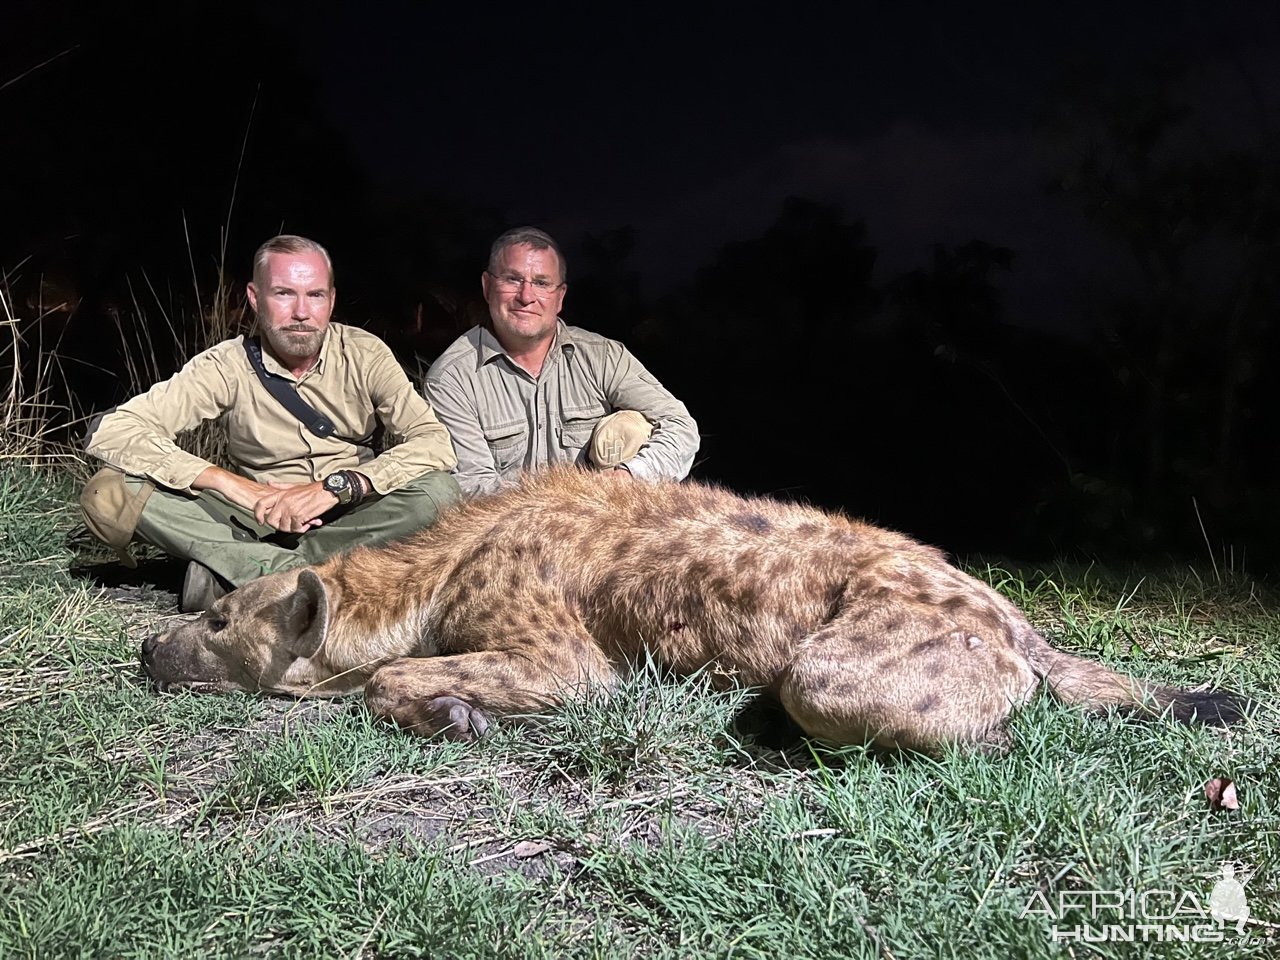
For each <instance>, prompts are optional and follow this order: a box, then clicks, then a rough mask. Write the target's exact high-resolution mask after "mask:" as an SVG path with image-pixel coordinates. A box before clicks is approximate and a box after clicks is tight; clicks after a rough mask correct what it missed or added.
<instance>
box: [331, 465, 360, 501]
mask: <svg viewBox="0 0 1280 960" xmlns="http://www.w3.org/2000/svg"><path fill="white" fill-rule="evenodd" d="M324 488H325V490H327V491H328V492H329V493H332V494H333V495H334V496H335V497H337V498H338V506H340V507H345V506H346V505H347V504H349V503H351V502H352V501H353V500H355V498H356V491H355V482H354V481H353V479H352V477H351V474H350V473H348V472H347V471H346V470H339V471H338V472H337V473H331V474H329V475H328V476H327V477H325V478H324Z"/></svg>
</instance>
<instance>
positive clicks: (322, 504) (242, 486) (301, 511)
mask: <svg viewBox="0 0 1280 960" xmlns="http://www.w3.org/2000/svg"><path fill="white" fill-rule="evenodd" d="M191 489H192V490H215V491H217V492H218V493H220V494H222V495H223V496H224V497H226V498H227V499H228V500H229V501H231V502H232V503H234V504H235V505H236V506H238V507H243V508H244V509H246V510H252V511H253V516H254V519H256V520H257V521H258V522H259V523H263V524H266V525H267V526H270V527H273V528H274V529H276V530H280V531H283V532H285V533H305V532H306V531H308V530H310V529H311V528H312V527H318V526H320V524H321V520H320V515H321V514H322V513H324V512H325V511H326V510H330V509H332V508H333V507H335V506H337V503H338V498H337V497H335V496H334V495H333V494H332V493H329V492H328V491H327V490H325V489H324V487H323V485H321V484H320V483H319V482H315V483H274V482H273V483H258V482H257V481H256V480H250V479H249V478H248V477H242V476H241V475H240V474H238V473H232V472H231V471H229V470H223V469H222V468H221V467H207V468H205V470H204V472H203V473H201V474H200V476H198V477H196V479H195V480H194V481H192V483H191Z"/></svg>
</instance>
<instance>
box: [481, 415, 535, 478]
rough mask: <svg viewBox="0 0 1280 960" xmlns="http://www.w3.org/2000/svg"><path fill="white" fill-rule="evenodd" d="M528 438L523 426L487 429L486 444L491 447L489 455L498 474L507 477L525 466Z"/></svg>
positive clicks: (514, 425)
mask: <svg viewBox="0 0 1280 960" xmlns="http://www.w3.org/2000/svg"><path fill="white" fill-rule="evenodd" d="M528 437H529V433H528V431H527V430H526V429H525V427H524V425H523V424H504V425H501V426H496V427H486V428H485V430H484V442H485V443H487V444H488V445H489V454H490V456H492V457H493V465H494V467H495V468H496V469H497V471H498V473H500V474H504V475H505V474H507V473H508V472H514V471H516V470H519V469H520V468H521V467H522V466H524V457H525V453H526V452H527V451H528V449H529V441H528Z"/></svg>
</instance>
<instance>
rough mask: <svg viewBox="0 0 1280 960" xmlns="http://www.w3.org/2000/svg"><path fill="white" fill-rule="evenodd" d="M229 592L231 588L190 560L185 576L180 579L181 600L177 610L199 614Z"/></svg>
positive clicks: (201, 564)
mask: <svg viewBox="0 0 1280 960" xmlns="http://www.w3.org/2000/svg"><path fill="white" fill-rule="evenodd" d="M230 592H231V588H230V587H228V586H227V585H226V583H225V582H223V580H222V578H221V577H219V576H218V575H217V574H216V573H214V572H213V571H212V570H210V569H209V568H208V567H206V566H205V565H204V564H203V563H197V562H196V561H194V560H192V561H191V562H190V563H188V564H187V575H186V576H185V577H183V578H182V599H181V600H180V601H179V603H178V609H179V610H181V611H182V612H183V613H200V612H201V611H203V610H208V609H209V607H211V606H212V605H213V601H215V600H217V599H218V598H219V597H225V596H226V595H227V594H228V593H230Z"/></svg>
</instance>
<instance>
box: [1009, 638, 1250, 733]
mask: <svg viewBox="0 0 1280 960" xmlns="http://www.w3.org/2000/svg"><path fill="white" fill-rule="evenodd" d="M1019 639H1020V640H1021V643H1022V648H1023V650H1024V651H1025V652H1026V654H1027V659H1028V660H1029V661H1030V663H1031V669H1032V670H1034V671H1035V672H1036V675H1037V676H1039V677H1040V678H1041V679H1042V680H1043V681H1044V682H1045V683H1046V684H1047V685H1048V687H1049V689H1050V690H1051V691H1052V692H1053V695H1054V696H1055V697H1057V698H1058V699H1059V700H1061V701H1062V702H1063V703H1071V704H1080V705H1082V706H1085V707H1093V708H1103V707H1118V708H1119V709H1121V710H1123V711H1125V712H1127V713H1136V714H1142V715H1146V716H1161V715H1168V716H1170V717H1172V718H1173V719H1174V720H1177V721H1178V722H1179V723H1186V724H1197V723H1199V724H1207V725H1208V726H1213V727H1225V726H1227V725H1228V724H1232V723H1236V722H1237V721H1240V720H1243V719H1244V718H1245V717H1246V716H1247V715H1248V714H1249V713H1250V712H1251V711H1252V710H1253V708H1254V704H1253V703H1252V702H1251V701H1250V700H1249V699H1248V698H1246V697H1244V696H1242V695H1240V694H1238V693H1232V692H1231V691H1228V690H1206V691H1202V692H1196V691H1192V690H1179V689H1178V688H1176V687H1166V686H1163V685H1161V684H1158V683H1151V682H1149V681H1146V680H1138V679H1135V678H1134V677H1129V676H1125V675H1124V674H1123V673H1117V672H1116V671H1115V670H1111V669H1109V668H1107V667H1104V666H1103V665H1102V664H1100V663H1094V662H1092V661H1089V660H1084V659H1081V658H1080V657H1074V656H1072V655H1071V654H1069V653H1064V652H1062V651H1061V650H1058V649H1056V648H1055V647H1053V646H1052V645H1050V643H1049V641H1047V640H1046V639H1045V638H1044V637H1042V636H1040V634H1038V633H1036V632H1035V631H1034V630H1032V629H1031V628H1030V627H1028V628H1027V629H1026V630H1025V631H1024V632H1023V634H1022V636H1021V637H1020V638H1019Z"/></svg>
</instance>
